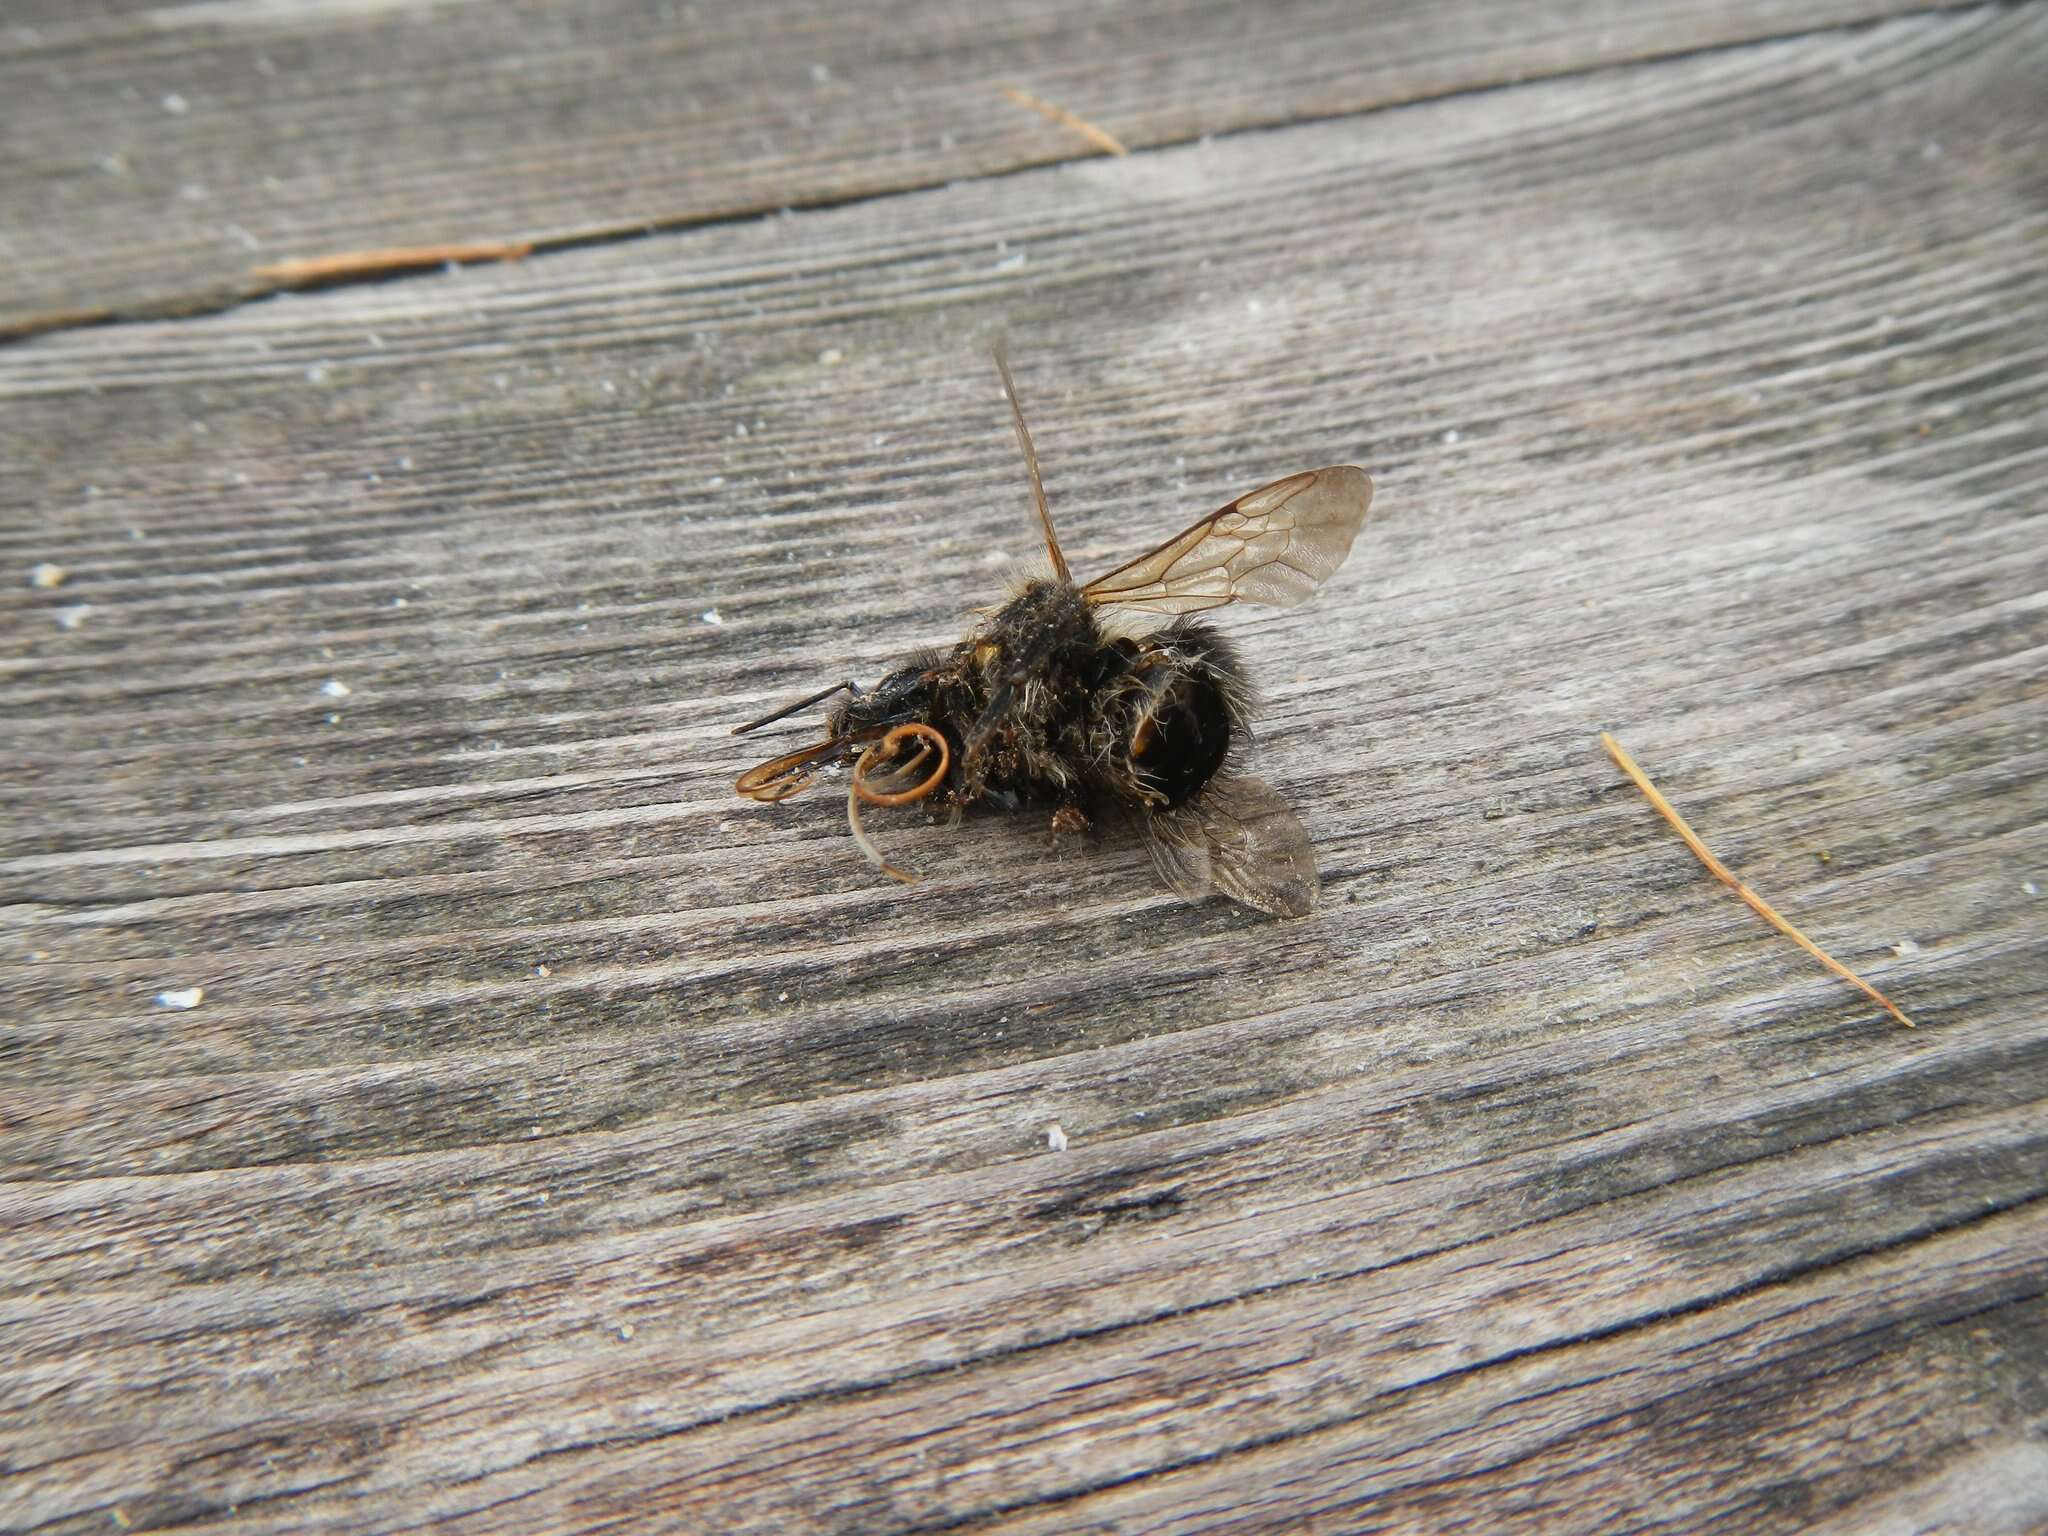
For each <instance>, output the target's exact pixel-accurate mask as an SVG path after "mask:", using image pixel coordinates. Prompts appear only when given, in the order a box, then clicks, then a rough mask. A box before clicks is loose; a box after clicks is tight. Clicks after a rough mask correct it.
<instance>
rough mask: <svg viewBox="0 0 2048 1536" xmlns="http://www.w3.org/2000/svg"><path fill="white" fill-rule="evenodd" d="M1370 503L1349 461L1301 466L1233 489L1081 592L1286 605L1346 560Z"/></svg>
mask: <svg viewBox="0 0 2048 1536" xmlns="http://www.w3.org/2000/svg"><path fill="white" fill-rule="evenodd" d="M1371 505H1372V477H1371V476H1369V475H1368V474H1366V472H1365V471H1364V470H1362V469H1360V468H1359V467H1358V466H1357V465H1355V464H1333V465H1331V466H1330V467H1329V468H1328V469H1310V470H1304V471H1302V473H1300V474H1298V475H1289V476H1288V477H1287V478H1286V479H1285V480H1275V481H1274V482H1273V483H1272V484H1271V485H1269V486H1265V487H1263V488H1262V489H1260V490H1256V491H1253V492H1252V493H1251V494H1250V495H1248V496H1240V497H1238V498H1237V500H1235V501H1233V502H1232V503H1231V504H1230V505H1229V506H1227V507H1224V508H1222V509H1220V510H1218V511H1215V512H1212V513H1210V514H1209V515H1208V516H1207V517H1205V518H1203V519H1202V520H1201V521H1200V522H1199V523H1196V524H1195V525H1194V527H1192V528H1190V529H1188V530H1187V531H1186V532H1185V533H1182V534H1180V535H1179V536H1178V537H1176V538H1171V539H1168V540H1167V541H1166V542H1165V543H1164V544H1162V545H1160V546H1159V547H1158V548H1157V549H1155V550H1153V551H1152V553H1150V554H1149V555H1140V556H1139V557H1138V558H1137V559H1135V560H1133V561H1131V562H1130V563H1129V564H1128V565H1120V566H1118V567H1117V568H1116V569H1115V570H1113V571H1111V572H1110V573H1109V574H1108V575H1107V576H1102V577H1098V578H1097V579H1096V580H1094V581H1091V582H1089V583H1088V585H1087V586H1085V587H1083V588H1082V589H1081V591H1082V592H1083V593H1084V594H1085V595H1086V596H1087V598H1088V600H1089V601H1090V602H1092V603H1096V604H1099V605H1100V604H1109V603H1118V604H1121V605H1123V606H1125V607H1129V608H1145V609H1150V610H1151V611H1152V612H1154V613H1198V612H1200V611H1201V610H1202V609H1204V608H1220V607H1222V606H1223V605H1224V604H1225V603H1233V602H1241V603H1265V604H1268V605H1270V606H1272V607H1275V608H1291V607H1292V606H1293V605H1294V604H1296V603H1298V602H1300V601H1302V600H1303V599H1304V598H1306V597H1307V596H1308V595H1309V594H1310V593H1311V592H1313V591H1315V589H1316V588H1317V587H1319V586H1321V585H1322V583H1323V579H1324V578H1325V577H1327V576H1328V575H1329V574H1330V573H1331V572H1332V571H1334V570H1336V569H1337V567H1338V566H1340V565H1342V564H1343V563H1344V557H1345V556H1346V555H1347V554H1349V553H1350V552H1351V541H1352V539H1353V538H1355V537H1356V536H1357V534H1358V528H1359V525H1360V524H1361V523H1363V522H1364V521H1365V509H1366V508H1367V507H1369V506H1371Z"/></svg>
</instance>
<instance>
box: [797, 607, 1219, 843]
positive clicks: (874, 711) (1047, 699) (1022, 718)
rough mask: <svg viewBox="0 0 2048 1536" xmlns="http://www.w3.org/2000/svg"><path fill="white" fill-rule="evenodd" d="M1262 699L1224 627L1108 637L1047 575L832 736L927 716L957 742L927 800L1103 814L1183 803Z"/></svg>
mask: <svg viewBox="0 0 2048 1536" xmlns="http://www.w3.org/2000/svg"><path fill="white" fill-rule="evenodd" d="M1251 708H1252V698H1251V689H1250V687H1249V685H1248V684H1247V683H1246V681H1245V678H1244V672H1243V669H1242V667H1240V665H1239V664H1238V660H1237V653H1236V651H1235V649H1234V648H1233V647H1232V646H1231V645H1230V643H1229V642H1228V641H1227V640H1225V639H1224V637H1223V636H1222V634H1221V633H1219V632H1218V631H1217V630H1215V629H1214V628H1212V627H1211V626H1209V625H1207V624H1203V623H1200V622H1198V621H1196V620H1193V619H1176V620H1174V621H1173V622H1172V623H1170V624H1167V625H1166V626H1164V627H1163V628H1161V629H1159V630H1157V631H1155V632H1154V633H1152V634H1149V635H1146V636H1145V637H1144V638H1143V639H1136V640H1134V639H1130V638H1117V639H1111V638H1109V637H1108V636H1106V635H1105V634H1104V633H1103V631H1102V627H1101V626H1100V624H1098V623H1097V622H1096V617H1095V609H1094V607H1093V606H1092V605H1091V604H1090V603H1089V602H1088V600H1087V599H1086V598H1085V597H1083V596H1082V594H1081V591H1080V589H1079V588H1077V587H1075V586H1074V585H1073V584H1072V583H1071V582H1062V581H1057V580H1039V581H1033V582H1030V583H1028V584H1027V585H1026V586H1025V587H1024V589H1023V590H1022V591H1021V592H1019V593H1018V594H1017V595H1016V596H1015V597H1013V598H1012V599H1010V601H1009V602H1008V603H1006V604H1004V606H1003V607H1002V608H1000V609H998V610H997V611H996V612H995V613H994V614H993V615H991V616H990V618H989V619H988V620H987V622H986V623H984V624H983V625H982V626H981V627H980V628H979V629H977V630H976V631H975V632H974V633H973V634H971V635H969V636H968V637H967V638H966V639H965V640H962V641H961V642H960V643H959V644H958V645H956V646H954V647H953V649H952V650H951V651H949V652H938V651H933V652H928V653H926V654H924V655H922V656H917V657H913V658H912V659H911V660H910V661H909V662H907V663H906V664H905V665H903V666H901V667H899V668H897V669H896V670H895V671H893V672H891V673H889V674H888V676H886V677H884V678H883V679H882V681H881V682H880V683H879V684H877V685H876V687H875V688H874V689H873V690H871V691H869V692H865V693H857V694H854V695H853V696H852V697H850V698H848V699H846V700H844V701H842V702H841V703H840V704H839V705H838V706H837V707H836V708H835V709H834V710H833V711H832V713H831V715H830V716H829V717H828V720H827V724H826V728H827V730H829V731H830V732H831V734H832V735H834V736H854V735H858V734H861V733H865V732H868V731H871V730H874V729H875V728H877V727H890V726H895V725H901V724H905V723H907V722H911V721H918V722H922V723H924V724H928V725H930V726H932V727H934V728H935V729H936V730H938V731H939V732H940V733H941V734H943V735H944V736H945V738H946V741H947V744H948V746H949V747H950V748H951V752H950V764H949V766H948V768H947V771H946V775H945V778H944V779H943V781H942V782H941V783H940V784H939V785H938V786H937V787H936V789H935V791H934V792H933V793H932V794H931V795H929V796H928V797H926V798H927V803H936V804H943V805H953V806H966V805H972V804H975V803H977V802H980V801H988V802H992V803H994V804H996V805H998V806H1001V807H1004V808H1006V809H1014V808H1016V807H1017V806H1020V805H1026V804H1033V805H1051V806H1053V807H1055V808H1064V809H1068V810H1072V811H1077V812H1079V813H1080V814H1081V815H1082V816H1083V817H1086V818H1089V819H1093V818H1094V817H1096V816H1098V815H1100V814H1101V813H1102V812H1103V811H1104V810H1106V809H1108V808H1109V807H1110V806H1118V807H1122V808H1125V809H1129V810H1133V811H1149V810H1166V809H1171V808H1172V807H1175V806H1179V805H1183V804H1185V803H1186V802H1187V801H1188V800H1189V799H1191V798H1192V797H1193V796H1194V795H1195V793H1196V792H1197V791H1198V790H1200V789H1201V788H1202V786H1203V785H1205V784H1207V783H1208V782H1209V780H1210V779H1212V778H1214V777H1215V776H1216V774H1217V772H1218V771H1219V770H1220V769H1221V768H1222V767H1223V764H1224V761H1225V759H1226V758H1227V757H1228V756H1229V753H1230V747H1231V742H1232V741H1233V739H1234V738H1235V737H1236V735H1237V734H1238V733H1239V732H1240V731H1242V730H1243V729H1244V727H1245V724H1246V722H1247V721H1248V719H1249V717H1250V714H1251Z"/></svg>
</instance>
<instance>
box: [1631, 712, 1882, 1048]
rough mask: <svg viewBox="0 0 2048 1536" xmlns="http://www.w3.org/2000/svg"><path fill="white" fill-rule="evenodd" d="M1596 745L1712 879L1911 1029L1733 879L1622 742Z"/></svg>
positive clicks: (1862, 982) (1874, 992)
mask: <svg viewBox="0 0 2048 1536" xmlns="http://www.w3.org/2000/svg"><path fill="white" fill-rule="evenodd" d="M1600 744H1601V745H1602V746H1603V747H1605V748H1606V749H1607V755H1608V756H1609V757H1611V758H1613V759H1614V761H1615V764H1616V765H1617V766H1618V767H1619V768H1620V769H1621V771H1622V772H1623V773H1625V774H1627V775H1628V776H1629V778H1631V779H1632V780H1634V781H1635V786H1636V788H1637V789H1640V790H1641V791H1642V792H1643V795H1644V797H1645V798H1646V799H1648V800H1649V802H1650V804H1651V805H1653V806H1655V807H1656V809H1657V813H1658V814H1659V815H1660V816H1662V817H1663V818H1664V819H1665V820H1666V821H1668V822H1670V823H1671V827H1672V830H1673V831H1675V832H1676V833H1677V834H1678V835H1679V836H1680V837H1682V838H1684V839H1685V846H1686V847H1688V848H1690V849H1691V850H1692V851H1693V853H1694V855H1695V856H1697V857H1698V859H1699V861H1700V862H1701V863H1702V864H1704V865H1706V866H1707V868H1708V870H1709V871H1711V872H1712V874H1713V876H1714V878H1715V879H1717V880H1719V881H1720V882H1721V883H1722V884H1724V885H1726V886H1728V887H1729V888H1730V889H1731V890H1733V891H1734V892H1735V894H1736V895H1738V896H1740V897H1741V898H1742V899H1743V900H1744V901H1746V902H1748V903H1749V905H1750V908H1751V910H1752V911H1754V912H1755V913H1756V914H1757V916H1759V917H1761V918H1762V919H1763V920H1764V921H1765V922H1767V923H1769V924H1770V925H1771V926H1772V927H1773V928H1775V929H1777V930H1778V932H1780V933H1782V934H1784V935H1785V937H1786V938H1788V939H1790V940H1791V941H1792V942H1793V943H1795V944H1797V945H1798V946H1799V947H1800V948H1801V949H1803V950H1805V951H1806V952H1807V953H1808V954H1809V955H1812V956H1813V958H1814V959H1816V960H1818V961H1819V962H1820V963H1821V964H1822V965H1824V966H1826V967H1827V968H1828V969H1829V970H1831V971H1833V972H1834V973H1835V974H1836V975H1837V976H1839V977H1841V978H1842V979H1843V980H1844V981H1846V982H1849V983H1851V984H1853V985H1854V986H1856V987H1858V988H1860V989H1861V990H1862V991H1863V993H1864V995H1865V996H1867V997H1868V998H1870V1000H1871V1001H1872V1002H1874V1003H1876V1004H1877V1005H1878V1006H1879V1007H1880V1008H1882V1009H1884V1011H1885V1012H1886V1013H1889V1014H1890V1015H1891V1016H1892V1017H1893V1018H1895V1019H1897V1020H1898V1021H1899V1022H1900V1023H1901V1024H1903V1025H1905V1026H1906V1028H1908V1029H1911V1028H1913V1027H1914V1025H1913V1021H1912V1020H1911V1019H1909V1018H1907V1017H1906V1015H1905V1014H1904V1013H1903V1012H1902V1011H1901V1010H1900V1008H1899V1005H1898V1004H1897V1003H1895V1002H1893V1001H1892V1000H1891V999H1890V998H1888V997H1886V996H1885V995H1884V994H1883V993H1882V992H1880V991H1878V990H1877V988H1875V987H1873V986H1872V985H1871V984H1870V983H1869V982H1867V981H1865V980H1864V979H1863V978H1862V977H1861V976H1858V975H1857V974H1856V973H1855V972H1854V971H1852V970H1850V969H1849V967H1847V966H1846V965H1844V964H1842V962H1841V961H1839V960H1837V959H1836V958H1835V957H1834V956H1833V955H1831V954H1829V953H1828V952H1827V951H1826V950H1824V949H1822V948H1821V947H1820V946H1819V945H1818V944H1816V943H1814V942H1813V940H1811V939H1809V938H1808V937H1807V936H1806V935H1805V934H1803V933H1801V932H1800V931H1799V930H1798V929H1797V928H1795V927H1793V926H1792V924H1791V923H1790V922H1788V921H1787V920H1786V919H1785V918H1782V917H1780V916H1779V915H1778V913H1777V911H1776V910H1775V909H1774V908H1773V907H1772V906H1771V904H1770V903H1769V902H1767V901H1765V900H1764V899H1763V897H1761V896H1759V895H1757V893H1756V892H1755V891H1752V890H1751V889H1750V888H1749V887H1748V886H1746V885H1744V884H1743V883H1742V882H1741V881H1740V880H1738V879H1736V878H1735V876H1734V875H1733V874H1732V873H1730V871H1729V869H1728V866H1727V865H1725V864H1723V863H1722V862H1721V861H1720V860H1719V859H1717V858H1715V857H1714V856H1713V854H1711V853H1709V852H1708V851H1707V845H1706V844H1705V843H1703V842H1701V841H1700V838H1699V834H1698V833H1697V832H1695V831H1693V829H1692V828H1691V827H1689V826H1687V825H1686V821H1685V818H1684V817H1683V816H1681V815H1679V814H1678V811H1677V808H1676V807H1674V806H1673V805H1672V803H1671V802H1670V801H1669V800H1666V799H1665V798H1664V796H1663V794H1662V793H1661V792H1660V791H1659V790H1658V788H1657V786H1656V785H1654V784H1652V783H1651V782H1650V778H1649V775H1648V774H1646V773H1644V772H1643V770H1642V769H1640V768H1638V767H1637V766H1636V760H1635V759H1634V758H1632V757H1630V756H1629V755H1628V753H1627V752H1626V751H1624V750H1623V749H1622V745H1621V743H1620V742H1618V741H1616V740H1615V739H1614V738H1613V737H1612V736H1610V735H1608V734H1607V732H1605V731H1602V732H1601V733H1600ZM1902 952H1903V951H1902Z"/></svg>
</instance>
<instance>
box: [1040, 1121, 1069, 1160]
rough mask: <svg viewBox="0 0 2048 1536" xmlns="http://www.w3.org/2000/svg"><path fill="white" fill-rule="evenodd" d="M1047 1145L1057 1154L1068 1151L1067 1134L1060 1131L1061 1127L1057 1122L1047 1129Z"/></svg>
mask: <svg viewBox="0 0 2048 1536" xmlns="http://www.w3.org/2000/svg"><path fill="white" fill-rule="evenodd" d="M1045 1144H1046V1145H1047V1146H1048V1147H1050V1148H1052V1149H1053V1151H1055V1152H1064V1151H1066V1150H1067V1133H1066V1132H1065V1131H1063V1130H1061V1129H1060V1125H1059V1122H1058V1121H1057V1120H1055V1121H1054V1122H1053V1123H1052V1124H1051V1125H1049V1126H1047V1127H1046V1129H1045Z"/></svg>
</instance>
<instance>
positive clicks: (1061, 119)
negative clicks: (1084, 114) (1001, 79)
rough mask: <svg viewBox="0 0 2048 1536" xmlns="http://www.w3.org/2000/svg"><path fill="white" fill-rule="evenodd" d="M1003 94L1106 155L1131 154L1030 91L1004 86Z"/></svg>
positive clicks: (1101, 133)
mask: <svg viewBox="0 0 2048 1536" xmlns="http://www.w3.org/2000/svg"><path fill="white" fill-rule="evenodd" d="M1003 94H1004V95H1005V96H1007V97H1009V98H1010V100H1012V101H1014V102H1015V103H1017V105H1018V106H1020V107H1028V108H1030V109H1031V110H1032V111H1033V112H1036V113H1038V114H1039V116H1041V117H1047V118H1050V119H1052V121H1054V122H1056V123H1058V124H1059V125H1060V126H1061V127H1062V128H1071V129H1073V130H1074V132H1076V133H1078V134H1080V135H1081V137H1082V138H1084V139H1086V140H1087V141H1088V142H1089V143H1090V144H1093V145H1094V146H1095V147H1096V148H1097V149H1099V150H1101V151H1103V152H1104V153H1105V154H1111V155H1128V154H1129V153H1130V151H1129V150H1128V149H1125V148H1124V146H1123V144H1122V142H1121V141H1120V140H1118V139H1116V138H1114V137H1112V136H1111V135H1110V134H1108V133H1105V132H1104V131H1103V130H1102V129H1100V128H1098V127H1096V126H1095V125H1094V124H1093V123H1091V122H1089V121H1087V120H1086V119H1085V118H1079V117H1076V116H1074V114H1073V113H1071V112H1069V111H1067V110H1066V108H1064V107H1056V106H1054V105H1053V104H1052V103H1051V102H1049V101H1040V100H1039V99H1038V98H1037V97H1036V96H1034V95H1032V94H1031V93H1030V92H1029V91H1020V90H1018V89H1017V87H1015V86H1014V85H1006V86H1004V87H1003Z"/></svg>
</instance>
